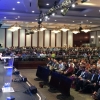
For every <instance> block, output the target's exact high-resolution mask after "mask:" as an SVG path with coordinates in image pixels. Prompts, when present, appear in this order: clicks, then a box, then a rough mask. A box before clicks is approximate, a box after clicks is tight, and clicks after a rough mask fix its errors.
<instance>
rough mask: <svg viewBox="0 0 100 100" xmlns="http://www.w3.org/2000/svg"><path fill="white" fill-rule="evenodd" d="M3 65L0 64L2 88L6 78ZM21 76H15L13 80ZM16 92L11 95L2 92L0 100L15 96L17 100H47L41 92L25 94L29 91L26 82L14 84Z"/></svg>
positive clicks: (0, 84)
mask: <svg viewBox="0 0 100 100" xmlns="http://www.w3.org/2000/svg"><path fill="white" fill-rule="evenodd" d="M3 71H4V68H3V64H1V62H0V88H2V87H3V84H4V76H3ZM18 77H19V76H15V75H13V76H12V78H13V79H15V78H18ZM11 86H12V87H13V89H14V91H15V92H11V93H3V92H2V91H0V100H6V98H7V97H9V96H13V97H15V100H46V98H45V96H43V95H42V94H41V93H40V92H39V91H38V92H37V94H32V95H29V94H26V93H24V92H25V91H26V90H27V89H29V86H28V84H26V83H25V82H12V85H11Z"/></svg>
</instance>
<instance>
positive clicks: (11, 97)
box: [6, 96, 15, 100]
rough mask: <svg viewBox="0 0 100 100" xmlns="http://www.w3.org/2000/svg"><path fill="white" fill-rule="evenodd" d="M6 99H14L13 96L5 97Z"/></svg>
mask: <svg viewBox="0 0 100 100" xmlns="http://www.w3.org/2000/svg"><path fill="white" fill-rule="evenodd" d="M6 100H15V97H13V96H10V97H7V99H6Z"/></svg>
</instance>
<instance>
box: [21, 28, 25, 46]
mask: <svg viewBox="0 0 100 100" xmlns="http://www.w3.org/2000/svg"><path fill="white" fill-rule="evenodd" d="M20 46H21V47H22V46H25V30H20Z"/></svg>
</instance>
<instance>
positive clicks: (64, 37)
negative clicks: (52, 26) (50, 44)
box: [62, 32, 67, 47]
mask: <svg viewBox="0 0 100 100" xmlns="http://www.w3.org/2000/svg"><path fill="white" fill-rule="evenodd" d="M62 41H63V43H62V44H63V45H62V46H63V47H64V46H65V45H67V44H66V32H63V40H62Z"/></svg>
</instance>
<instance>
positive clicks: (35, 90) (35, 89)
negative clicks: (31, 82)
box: [29, 86, 37, 94]
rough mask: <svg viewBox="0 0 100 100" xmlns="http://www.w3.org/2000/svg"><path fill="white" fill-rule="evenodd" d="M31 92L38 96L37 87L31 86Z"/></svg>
mask: <svg viewBox="0 0 100 100" xmlns="http://www.w3.org/2000/svg"><path fill="white" fill-rule="evenodd" d="M29 90H30V92H31V93H32V94H36V93H37V88H36V87H35V86H31V87H29Z"/></svg>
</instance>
